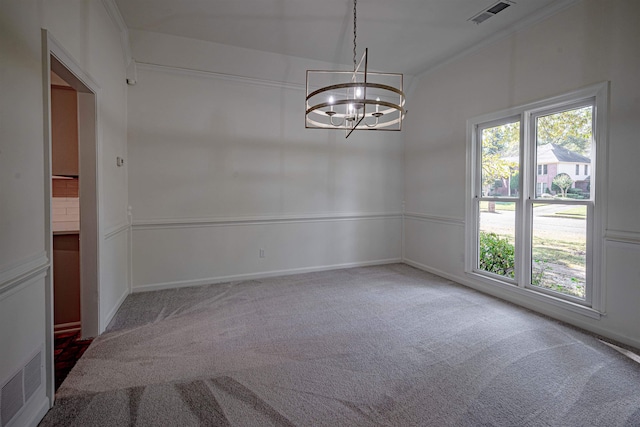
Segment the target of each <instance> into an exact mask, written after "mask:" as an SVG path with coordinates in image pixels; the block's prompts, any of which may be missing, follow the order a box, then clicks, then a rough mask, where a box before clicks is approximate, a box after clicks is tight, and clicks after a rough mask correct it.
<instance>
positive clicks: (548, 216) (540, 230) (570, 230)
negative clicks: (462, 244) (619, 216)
mask: <svg viewBox="0 0 640 427" xmlns="http://www.w3.org/2000/svg"><path fill="white" fill-rule="evenodd" d="M570 207H572V206H567V205H547V206H538V207H536V208H534V209H533V212H534V219H533V226H534V233H535V236H536V237H542V238H545V239H554V240H566V241H584V240H585V231H586V221H585V220H584V219H575V218H563V217H554V216H552V215H553V214H555V213H556V212H559V211H563V210H567V209H569V208H570ZM481 224H482V229H483V230H484V231H488V232H494V233H496V234H512V233H513V227H514V224H515V212H512V211H500V210H498V211H496V212H481Z"/></svg>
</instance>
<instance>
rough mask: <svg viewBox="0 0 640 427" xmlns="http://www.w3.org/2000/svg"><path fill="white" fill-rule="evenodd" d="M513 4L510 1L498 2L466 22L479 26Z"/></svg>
mask: <svg viewBox="0 0 640 427" xmlns="http://www.w3.org/2000/svg"><path fill="white" fill-rule="evenodd" d="M514 4H515V3H514V2H512V1H499V2H498V3H496V4H494V5H493V6H491V7H490V8H488V9H485V10H483V11H482V12H480V13H478V14H476V15H474V16H473V17H471V18H469V19H468V21H471V22H473V23H475V24H481V23H483V22H484V21H486V20H487V19H489V18H491V17H492V16H494V15H497V14H498V13H500V12H502V11H503V10H505V9H506V8H508V7H509V6H512V5H514Z"/></svg>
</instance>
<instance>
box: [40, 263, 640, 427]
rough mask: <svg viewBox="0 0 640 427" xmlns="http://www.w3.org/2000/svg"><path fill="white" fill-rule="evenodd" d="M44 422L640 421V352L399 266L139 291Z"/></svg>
mask: <svg viewBox="0 0 640 427" xmlns="http://www.w3.org/2000/svg"><path fill="white" fill-rule="evenodd" d="M41 425H43V426H58V425H61V426H66V425H74V426H89V425H90V426H127V425H136V426H196V425H206V426H218V425H220V426H224V425H236V426H263V425H283V426H290V425H296V426H311V425H314V426H316V425H318V426H322V425H325V426H338V425H348V426H369V425H371V426H374V425H387V426H418V425H420V426H478V425H489V426H490V425H496V426H639V425H640V364H638V363H636V362H634V361H632V360H630V359H628V358H627V357H625V356H623V355H621V354H619V353H618V352H616V351H615V350H613V349H611V348H609V347H608V346H606V345H604V344H602V343H601V342H600V341H598V340H597V339H596V338H595V337H593V336H591V335H588V334H585V333H583V332H581V331H578V330H576V329H574V328H570V327H568V326H565V325H563V324H561V323H559V322H555V321H553V320H550V319H548V318H545V317H542V316H539V315H537V314H535V313H532V312H530V311H527V310H525V309H522V308H519V307H516V306H514V305H511V304H508V303H504V302H502V301H500V300H497V299H494V298H492V297H489V296H486V295H483V294H481V293H478V292H475V291H473V290H470V289H467V288H465V287H463V286H459V285H456V284H454V283H452V282H450V281H448V280H445V279H443V278H440V277H437V276H434V275H431V274H428V273H425V272H422V271H419V270H416V269H414V268H412V267H409V266H406V265H402V264H394V265H388V266H377V267H365V268H354V269H347V270H337V271H328V272H320V273H310V274H301V275H295V276H286V277H280V278H270V279H264V280H252V281H244V282H234V283H226V284H217V285H211V286H202V287H194V288H183V289H178V290H168V291H159V292H150V293H144V294H133V295H131V296H129V297H128V298H127V300H126V301H125V302H124V304H123V306H122V308H121V309H120V311H119V312H118V314H117V315H116V317H115V318H114V320H113V322H112V324H111V325H110V327H109V328H108V331H107V332H106V333H105V334H103V335H102V336H100V337H98V338H96V339H95V340H94V342H93V343H92V344H91V346H90V347H89V349H88V350H87V351H86V353H85V354H84V356H83V357H82V358H81V359H80V361H79V362H78V363H77V365H76V367H75V368H74V369H73V370H72V372H71V374H70V375H69V376H68V377H67V379H66V380H65V382H64V383H63V384H62V386H61V387H60V389H59V391H58V394H57V401H56V405H55V406H54V408H53V409H52V410H51V411H50V412H49V413H48V414H47V416H46V417H45V419H44V420H43V422H42V424H41Z"/></svg>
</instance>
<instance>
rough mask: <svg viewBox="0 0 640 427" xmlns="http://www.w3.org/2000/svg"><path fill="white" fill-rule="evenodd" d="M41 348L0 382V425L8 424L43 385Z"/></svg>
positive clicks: (0, 426) (2, 426) (1, 426)
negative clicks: (12, 373)
mask: <svg viewBox="0 0 640 427" xmlns="http://www.w3.org/2000/svg"><path fill="white" fill-rule="evenodd" d="M42 351H43V349H42V348H40V350H38V351H37V352H36V353H35V355H34V356H33V357H31V359H29V361H28V362H27V363H26V364H25V365H23V367H22V369H20V370H19V371H18V372H17V373H16V374H15V375H13V376H12V377H11V378H9V379H8V380H6V381H4V382H0V427H5V426H8V425H9V424H10V423H11V421H12V420H13V419H14V418H15V417H16V416H18V415H19V414H20V413H21V412H22V411H23V409H24V408H25V405H26V404H27V403H29V400H30V399H31V398H32V397H33V396H34V395H35V394H36V392H37V391H38V390H39V389H40V388H41V387H42V385H43V378H44V376H43V368H44V366H43V358H42Z"/></svg>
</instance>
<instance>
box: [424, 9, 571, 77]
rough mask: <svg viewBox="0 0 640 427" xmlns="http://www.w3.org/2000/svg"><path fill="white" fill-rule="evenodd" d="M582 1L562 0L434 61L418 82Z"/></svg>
mask: <svg viewBox="0 0 640 427" xmlns="http://www.w3.org/2000/svg"><path fill="white" fill-rule="evenodd" d="M580 1H582V0H560V1H558V2H556V3H554V4H552V5H550V6H547V7H544V8H542V9H540V10H538V11H536V12H534V13H532V14H530V15H528V16H527V17H526V18H524V19H521V20H520V21H518V22H516V23H515V24H513V25H511V26H509V27H507V28H506V29H504V30H502V31H498V32H496V33H493V34H492V35H491V36H489V37H487V38H485V39H484V40H481V41H480V42H478V43H476V44H474V45H473V46H471V47H469V48H467V49H464V50H462V51H460V52H458V53H456V54H454V55H453V56H448V57H446V58H444V59H442V60H440V61H438V60H436V61H434V63H433V65H431V66H427V67H426V68H425V69H424V70H423V71H421V72H419V73H418V74H416V80H420V79H422V78H423V77H424V76H426V75H428V74H429V73H432V72H434V71H436V70H438V69H440V68H442V67H445V66H446V65H449V64H451V63H452V62H455V61H457V60H459V59H460V58H464V57H465V56H467V55H470V54H472V53H474V52H477V51H480V50H482V49H485V48H487V47H489V46H491V45H492V44H494V43H496V42H497V41H499V40H502V39H505V38H507V37H509V36H510V35H512V34H516V33H519V32H521V31H523V30H525V29H527V28H529V27H532V26H534V25H535V24H537V23H539V22H541V21H544V20H545V19H547V18H550V17H552V16H553V15H556V14H558V13H560V12H562V11H563V10H565V9H568V8H569V7H571V6H573V5H574V4H577V3H579V2H580Z"/></svg>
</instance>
